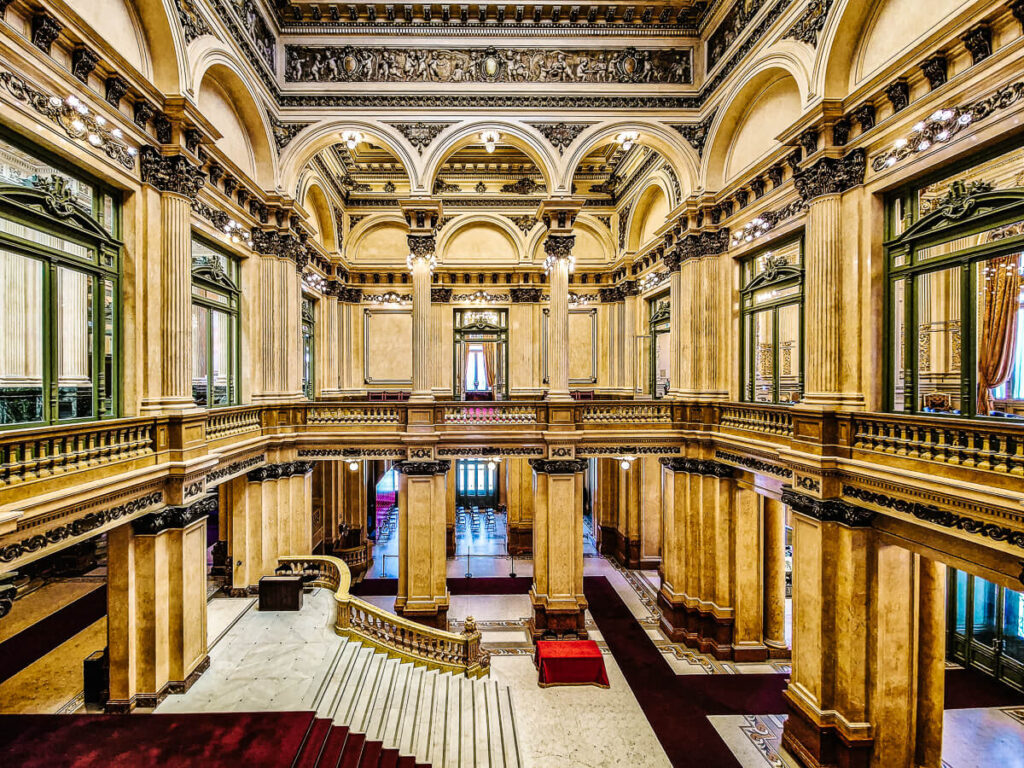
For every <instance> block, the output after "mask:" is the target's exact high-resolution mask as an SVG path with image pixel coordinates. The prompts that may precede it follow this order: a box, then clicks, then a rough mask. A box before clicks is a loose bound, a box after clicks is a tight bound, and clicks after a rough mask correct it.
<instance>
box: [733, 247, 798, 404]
mask: <svg viewBox="0 0 1024 768" xmlns="http://www.w3.org/2000/svg"><path fill="white" fill-rule="evenodd" d="M741 294H742V301H743V303H742V313H743V320H742V325H741V333H742V339H743V341H742V344H743V388H742V393H743V400H745V401H747V402H755V403H797V402H800V399H801V397H803V391H804V375H803V346H804V345H803V325H804V323H803V298H804V294H803V240H802V239H801V238H796V239H793V240H789V241H788V242H785V243H782V244H781V245H773V246H771V247H770V248H767V249H765V250H762V251H760V252H758V253H756V254H754V255H753V256H751V257H750V258H748V259H747V260H746V261H744V263H743V289H742V291H741Z"/></svg>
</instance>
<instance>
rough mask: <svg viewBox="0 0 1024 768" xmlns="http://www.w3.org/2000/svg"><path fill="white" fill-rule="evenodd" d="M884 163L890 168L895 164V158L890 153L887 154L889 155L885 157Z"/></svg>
mask: <svg viewBox="0 0 1024 768" xmlns="http://www.w3.org/2000/svg"><path fill="white" fill-rule="evenodd" d="M885 165H886V167H887V168H892V167H893V166H894V165H896V158H895V157H893V156H892V155H889V157H887V158H886V160H885Z"/></svg>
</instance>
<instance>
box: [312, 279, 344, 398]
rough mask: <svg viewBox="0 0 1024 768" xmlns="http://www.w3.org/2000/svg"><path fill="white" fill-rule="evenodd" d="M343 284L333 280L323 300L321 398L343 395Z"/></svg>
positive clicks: (319, 342) (320, 345)
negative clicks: (341, 305) (341, 290)
mask: <svg viewBox="0 0 1024 768" xmlns="http://www.w3.org/2000/svg"><path fill="white" fill-rule="evenodd" d="M340 288H341V283H339V282H337V281H336V280H332V281H330V282H329V283H328V287H327V290H326V291H325V292H324V298H323V304H322V306H323V312H322V317H323V322H322V323H321V326H322V330H321V331H320V340H319V341H318V342H317V348H318V349H320V350H321V353H320V359H321V360H322V361H323V372H322V375H321V382H322V384H321V386H320V396H321V397H337V396H338V395H339V394H341V358H340V357H339V352H340V350H341V310H340V309H339V308H338V291H339V290H340Z"/></svg>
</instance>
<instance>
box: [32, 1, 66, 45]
mask: <svg viewBox="0 0 1024 768" xmlns="http://www.w3.org/2000/svg"><path fill="white" fill-rule="evenodd" d="M63 30H64V25H63V24H61V23H60V22H59V21H57V19H56V18H55V17H53V16H51V15H50V14H49V13H48V12H47V11H39V12H38V13H36V14H34V15H33V16H32V29H31V39H32V45H34V46H35V47H36V48H38V49H39V50H41V51H42V52H43V53H45V54H47V55H49V54H50V47H51V46H52V45H53V44H54V42H55V41H56V40H57V38H58V37H60V33H61V32H62V31H63Z"/></svg>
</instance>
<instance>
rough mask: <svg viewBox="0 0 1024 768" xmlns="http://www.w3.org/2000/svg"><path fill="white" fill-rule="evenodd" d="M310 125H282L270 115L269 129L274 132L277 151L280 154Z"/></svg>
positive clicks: (282, 123)
mask: <svg viewBox="0 0 1024 768" xmlns="http://www.w3.org/2000/svg"><path fill="white" fill-rule="evenodd" d="M310 125H312V123H284V122H281V121H280V120H278V119H277V118H276V117H274V116H273V115H270V127H271V129H272V130H273V132H274V144H275V145H276V146H277V151H278V152H280V151H281V150H282V149H284V148H285V147H287V146H288V145H289V144H291V142H292V139H294V138H295V137H296V136H298V135H299V133H300V132H301V131H302V130H303V129H305V128H308V127H309V126H310Z"/></svg>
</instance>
